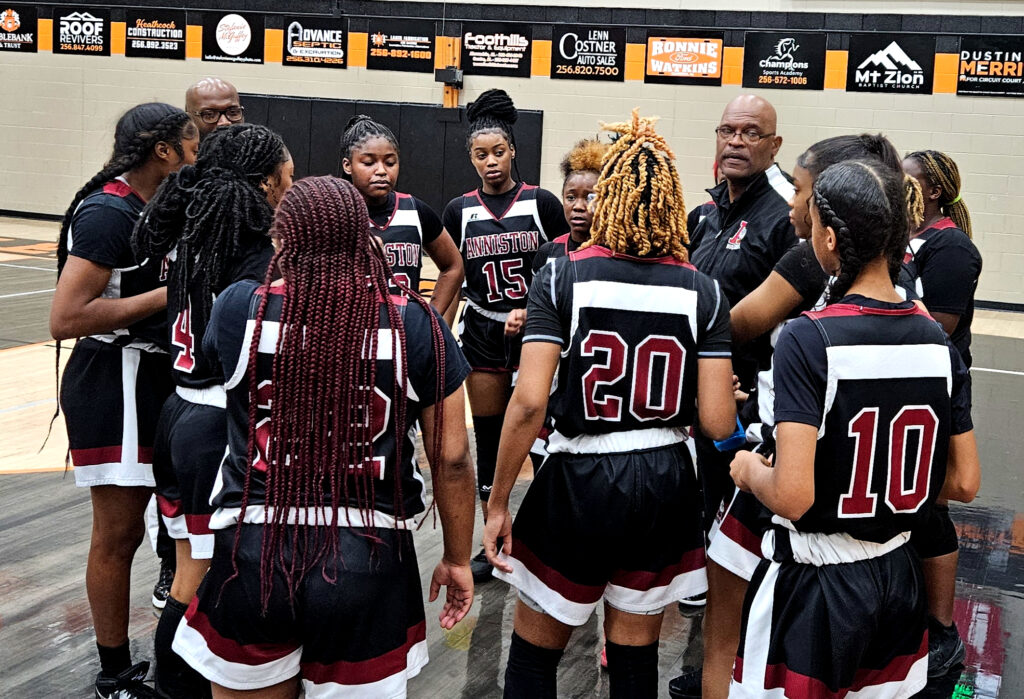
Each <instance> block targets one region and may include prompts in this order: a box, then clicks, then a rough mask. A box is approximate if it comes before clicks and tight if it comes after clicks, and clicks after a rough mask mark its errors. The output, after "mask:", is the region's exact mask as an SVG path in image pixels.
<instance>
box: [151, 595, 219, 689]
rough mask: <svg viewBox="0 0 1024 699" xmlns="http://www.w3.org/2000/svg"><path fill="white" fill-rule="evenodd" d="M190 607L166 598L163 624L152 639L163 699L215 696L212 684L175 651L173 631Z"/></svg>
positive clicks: (158, 625) (157, 683)
mask: <svg viewBox="0 0 1024 699" xmlns="http://www.w3.org/2000/svg"><path fill="white" fill-rule="evenodd" d="M187 608H188V607H187V605H185V604H182V603H181V602H179V601H178V600H176V599H174V598H173V597H168V598H167V606H166V607H164V611H163V613H161V614H160V623H158V624H157V626H156V634H155V635H154V637H153V656H154V659H155V660H156V686H157V689H159V690H160V691H161V692H162V693H163V695H164V696H167V697H171V698H172V699H196V698H199V699H203V698H205V697H210V696H212V693H211V692H212V690H211V689H210V682H209V681H208V680H207V679H206V678H205V677H203V676H202V675H200V674H199V673H198V672H196V671H195V670H193V669H192V668H191V667H190V666H189V665H188V663H186V662H185V661H184V660H183V659H182V658H181V656H180V655H178V654H177V653H175V652H174V650H173V649H172V648H171V644H172V643H174V632H175V631H177V630H178V624H179V623H180V622H181V619H182V617H184V616H185V610H186V609H187Z"/></svg>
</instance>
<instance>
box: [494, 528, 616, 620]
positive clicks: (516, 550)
mask: <svg viewBox="0 0 1024 699" xmlns="http://www.w3.org/2000/svg"><path fill="white" fill-rule="evenodd" d="M512 555H513V556H514V557H515V558H517V559H519V560H520V561H521V562H522V564H523V565H525V566H526V569H527V570H529V571H530V572H531V573H533V574H534V575H535V576H537V577H538V578H539V579H540V581H541V582H542V583H544V584H545V585H546V586H547V587H548V588H550V589H552V590H554V591H555V592H557V593H558V594H560V595H561V596H562V597H564V598H565V599H567V600H569V601H570V602H575V603H576V604H593V603H594V602H596V601H597V600H599V599H601V595H603V594H604V588H605V586H604V585H581V584H579V583H574V582H573V581H572V580H569V579H568V578H566V577H565V576H564V575H562V574H561V573H559V572H558V571H557V570H555V569H554V568H550V567H548V566H546V565H544V564H543V563H541V561H540V559H539V558H537V556H535V555H534V553H533V551H531V550H530V549H528V548H526V545H525V544H524V543H523V542H522V541H520V540H519V539H516V538H515V537H513V538H512Z"/></svg>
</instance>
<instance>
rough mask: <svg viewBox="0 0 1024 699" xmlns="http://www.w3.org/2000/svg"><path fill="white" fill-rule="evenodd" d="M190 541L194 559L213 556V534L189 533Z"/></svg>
mask: <svg viewBox="0 0 1024 699" xmlns="http://www.w3.org/2000/svg"><path fill="white" fill-rule="evenodd" d="M188 543H189V545H190V546H191V547H192V558H193V559H195V560H205V559H210V558H213V534H189V535H188Z"/></svg>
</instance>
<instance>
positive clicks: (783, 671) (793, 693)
mask: <svg viewBox="0 0 1024 699" xmlns="http://www.w3.org/2000/svg"><path fill="white" fill-rule="evenodd" d="M764 688H765V689H783V690H785V692H786V696H787V697H800V698H801V699H833V697H836V696H843V695H844V694H846V691H843V690H842V689H841V690H840V691H839V692H833V691H832V690H831V689H829V688H828V685H826V684H825V683H824V682H822V681H821V680H819V679H818V678H816V677H808V676H807V675H801V674H800V673H799V672H793V671H792V670H790V669H789V668H788V667H786V666H785V665H784V664H782V663H778V664H776V665H768V666H767V667H765V669H764Z"/></svg>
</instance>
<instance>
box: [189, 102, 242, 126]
mask: <svg viewBox="0 0 1024 699" xmlns="http://www.w3.org/2000/svg"><path fill="white" fill-rule="evenodd" d="M244 112H245V107H239V106H234V107H228V108H227V109H203V110H202V111H198V112H192V115H193V116H197V117H199V118H200V119H202V120H203V123H204V124H216V123H217V122H218V121H220V118H221V116H223V117H224V118H225V119H227V120H228V121H230V122H231V123H232V124H235V123H238V122H239V121H241V120H242V116H243V113H244Z"/></svg>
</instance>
